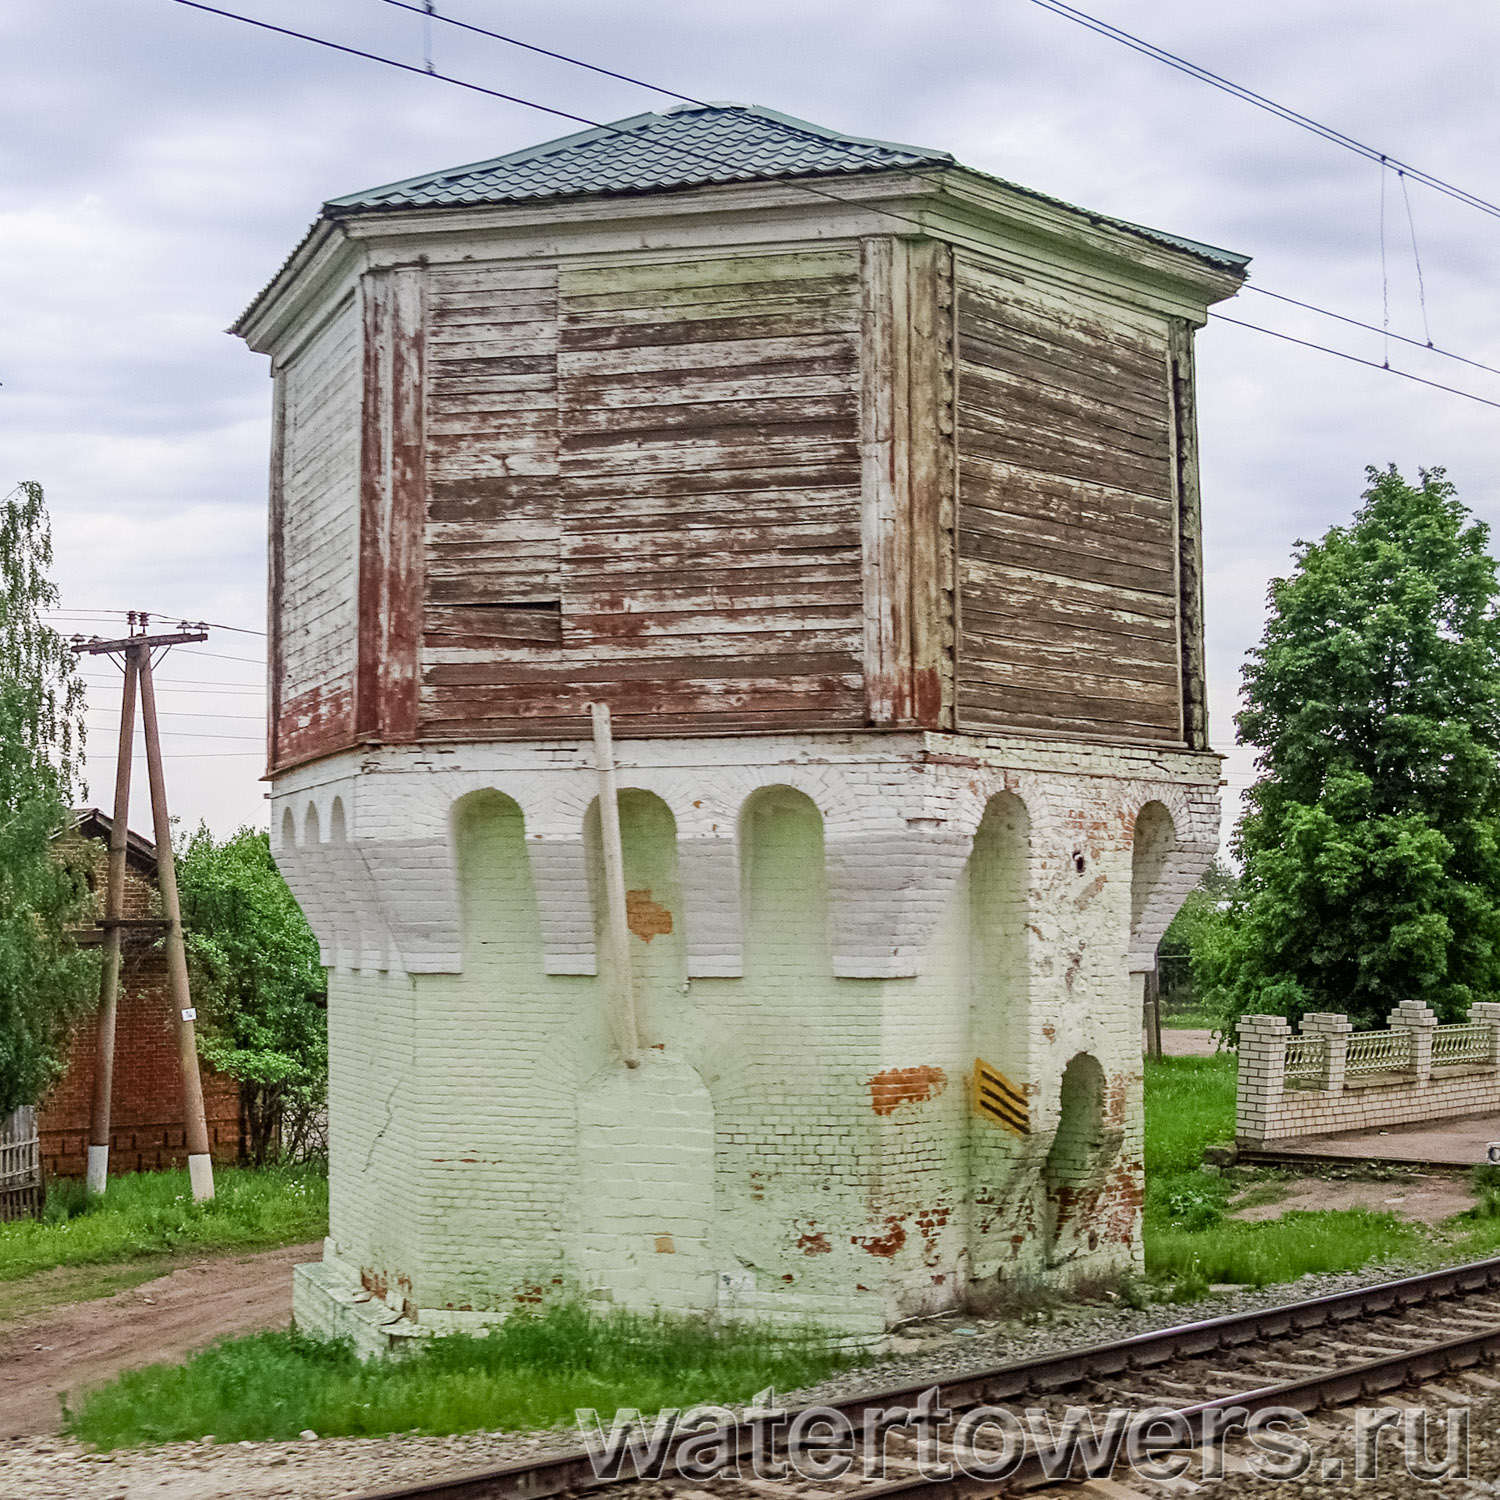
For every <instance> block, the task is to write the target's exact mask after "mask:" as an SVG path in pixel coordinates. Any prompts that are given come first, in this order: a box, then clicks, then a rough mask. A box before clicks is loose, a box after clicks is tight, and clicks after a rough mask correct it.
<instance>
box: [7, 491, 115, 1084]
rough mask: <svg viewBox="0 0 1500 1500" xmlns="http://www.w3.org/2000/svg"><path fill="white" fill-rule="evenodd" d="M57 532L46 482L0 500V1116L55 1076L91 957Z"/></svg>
mask: <svg viewBox="0 0 1500 1500" xmlns="http://www.w3.org/2000/svg"><path fill="white" fill-rule="evenodd" d="M51 567H52V533H51V528H50V526H49V525H48V521H47V507H46V503H45V501H44V498H43V495H42V488H41V486H40V485H38V484H30V483H23V484H20V485H18V486H17V487H16V488H15V489H14V490H13V491H12V492H11V493H10V494H9V495H6V496H4V497H3V498H0V1114H5V1113H8V1112H9V1111H10V1110H12V1109H14V1108H15V1107H16V1106H17V1105H18V1104H31V1103H34V1102H35V1101H36V1100H37V1098H38V1097H39V1096H40V1095H41V1094H42V1093H43V1092H44V1091H45V1089H46V1088H47V1086H48V1085H49V1084H50V1083H51V1082H52V1081H53V1080H54V1079H55V1078H56V1076H57V1074H58V1072H59V1071H60V1069H61V1066H62V1051H63V1047H64V1044H65V1041H66V1037H67V1031H68V1027H69V1023H70V1022H71V1021H72V1020H73V1018H74V1017H75V1016H76V1015H77V1014H78V1012H79V1011H80V1010H81V1009H83V1008H84V1007H86V1006H87V1005H88V1003H89V1001H90V1000H91V999H92V997H93V993H94V982H93V974H94V969H95V965H94V961H93V958H92V956H91V955H90V954H88V953H87V952H85V951H82V950H80V949H79V948H78V946H77V945H76V943H75V942H74V941H73V938H72V937H71V936H70V934H69V929H70V928H71V927H73V926H75V925H76V924H77V923H79V922H81V921H83V920H85V919H86V917H87V916H88V914H89V900H90V898H89V890H88V885H87V879H86V872H87V864H86V861H85V859H84V858H83V851H82V850H81V848H80V849H79V850H78V851H76V853H75V852H74V851H71V850H70V848H69V846H68V845H67V844H66V843H65V842H63V843H60V842H59V841H58V839H57V837H56V836H57V834H58V833H59V832H60V831H61V830H62V829H63V828H64V827H65V826H66V824H67V820H68V815H69V804H70V803H71V801H72V798H73V796H74V792H75V787H76V785H77V780H78V770H79V759H80V756H81V754H82V751H83V710H84V700H83V691H84V690H83V680H82V678H80V677H79V675H78V671H77V666H76V662H75V659H74V656H73V653H72V652H71V651H70V650H69V649H68V643H67V642H66V641H65V640H64V639H63V638H62V636H60V635H59V634H58V633H57V631H55V630H53V629H52V628H51V627H50V626H49V625H47V624H46V622H45V621H44V619H43V612H44V611H46V610H48V609H51V608H55V607H56V605H57V601H58V595H57V588H56V585H55V584H54V583H53V582H52V579H51V576H50V570H51Z"/></svg>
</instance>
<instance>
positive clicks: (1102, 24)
mask: <svg viewBox="0 0 1500 1500" xmlns="http://www.w3.org/2000/svg"><path fill="white" fill-rule="evenodd" d="M1031 3H1032V4H1033V5H1037V6H1040V7H1041V8H1042V9H1043V10H1048V11H1051V12H1052V13H1053V14H1054V15H1057V16H1061V17H1062V18H1063V19H1064V20H1067V21H1073V22H1075V23H1077V24H1078V25H1079V26H1083V27H1086V28H1087V29H1088V30H1090V31H1094V32H1097V33H1098V34H1099V35H1100V36H1104V37H1108V38H1109V39H1110V40H1111V41H1115V42H1119V43H1120V44H1121V45H1122V46H1126V47H1129V48H1130V49H1131V50H1132V51H1134V52H1139V53H1142V54H1143V55H1144V56H1146V57H1150V58H1154V59H1155V60H1156V61H1157V62H1160V63H1165V64H1166V65H1167V66H1168V67H1169V68H1175V69H1176V70H1177V71H1178V72H1179V73H1186V74H1187V75H1188V76H1189V77H1192V78H1196V79H1198V80H1199V81H1200V82H1201V83H1207V84H1209V85H1211V86H1212V87H1213V88H1216V89H1219V90H1221V91H1222V92H1224V93H1227V94H1232V95H1233V96H1234V97H1235V98H1236V99H1242V100H1244V102H1245V103H1246V104H1253V105H1254V106H1255V107H1256V108H1257V109H1262V110H1265V111H1267V112H1268V113H1269V114H1273V115H1276V116H1277V117H1278V118H1279V119H1282V120H1285V121H1287V122H1288V123H1289V124H1292V125H1297V126H1300V127H1301V128H1302V129H1304V130H1309V131H1311V132H1312V133H1313V134H1314V135H1318V136H1321V137H1322V138H1323V139H1324V140H1325V141H1329V142H1331V143H1332V144H1333V145H1335V146H1342V147H1343V148H1344V149H1345V150H1346V151H1353V152H1355V153H1356V154H1357V155H1359V156H1363V157H1365V158H1367V159H1368V160H1370V161H1374V162H1379V163H1380V164H1381V165H1382V166H1384V167H1386V168H1388V169H1390V170H1392V171H1399V172H1404V173H1405V174H1406V175H1407V176H1408V177H1410V178H1411V180H1412V181H1413V182H1420V183H1421V184H1422V185H1423V186H1424V187H1429V188H1431V189H1432V190H1433V191H1434V192H1438V193H1442V194H1444V195H1445V196H1447V197H1449V198H1453V199H1456V200H1457V201H1458V202H1460V203H1464V204H1467V205H1468V206H1469V207H1470V208H1477V209H1478V210H1479V211H1480V212H1481V213H1486V214H1489V215H1491V216H1492V217H1494V218H1497V219H1500V204H1497V203H1492V202H1491V201H1490V200H1489V199H1488V198H1483V197H1481V196H1480V195H1479V194H1478V193H1471V192H1470V191H1469V190H1468V189H1467V188H1462V187H1459V186H1458V185H1457V184H1456V183H1452V182H1448V181H1447V180H1446V179H1444V178H1442V177H1438V176H1436V175H1435V174H1434V173H1431V172H1424V171H1423V170H1422V169H1421V168H1420V167H1415V166H1413V165H1412V164H1411V163H1410V162H1407V161H1402V160H1400V159H1399V158H1398V157H1395V156H1392V155H1391V154H1390V153H1389V152H1388V151H1381V150H1380V149H1379V148H1378V147H1375V146H1371V145H1367V144H1366V143H1365V142H1364V141H1360V140H1356V139H1355V138H1354V137H1353V136H1351V135H1347V134H1345V133H1344V132H1343V131H1342V130H1338V129H1335V128H1334V127H1333V126H1332V125H1324V124H1322V123H1321V122H1320V121H1318V120H1314V119H1313V118H1312V117H1311V116H1309V115H1305V114H1303V113H1302V112H1301V111H1300V110H1296V109H1292V108H1291V107H1290V106H1289V105H1285V104H1278V103H1277V102H1276V100H1274V99H1268V98H1267V97H1266V96H1265V95H1264V94H1258V93H1256V91H1255V90H1254V89H1251V88H1247V87H1245V85H1244V84H1242V83H1235V82H1233V81H1232V80H1231V79H1228V78H1225V77H1223V76H1222V75H1221V74H1219V73H1214V72H1212V71H1210V70H1209V69H1208V68H1204V67H1201V66H1199V64H1197V63H1194V62H1189V61H1188V60H1187V59H1186V58H1185V57H1179V56H1178V55H1177V54H1176V53H1175V52H1169V51H1167V49H1166V48H1165V47H1158V46H1157V45H1156V44H1155V43H1154V42H1148V41H1146V40H1145V39H1144V38H1142V37H1138V36H1135V35H1134V34H1133V33H1131V32H1129V31H1124V30H1122V29H1121V28H1120V27H1118V26H1111V25H1110V24H1109V22H1108V21H1101V20H1100V19H1099V18H1098V17H1097V16H1091V15H1089V14H1088V12H1086V11H1082V10H1079V9H1077V7H1076V6H1072V5H1067V4H1065V3H1064V0H1031Z"/></svg>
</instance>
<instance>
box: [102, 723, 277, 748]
mask: <svg viewBox="0 0 1500 1500" xmlns="http://www.w3.org/2000/svg"><path fill="white" fill-rule="evenodd" d="M99 727H101V728H103V727H107V726H99ZM161 733H162V735H163V736H165V737H166V738H168V739H174V740H239V741H240V742H241V743H243V744H246V745H263V744H264V743H265V739H266V737H265V735H263V734H213V733H210V732H209V731H207V730H204V731H202V732H201V733H200V732H199V731H198V730H196V729H163V730H162V731H161Z"/></svg>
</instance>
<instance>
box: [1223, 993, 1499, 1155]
mask: <svg viewBox="0 0 1500 1500" xmlns="http://www.w3.org/2000/svg"><path fill="white" fill-rule="evenodd" d="M1388 1019H1389V1022H1390V1029H1389V1030H1388V1031H1359V1032H1356V1031H1355V1030H1354V1028H1353V1027H1352V1026H1351V1025H1350V1023H1349V1018H1348V1017H1347V1016H1341V1015H1336V1014H1332V1013H1328V1012H1314V1013H1310V1014H1308V1015H1305V1016H1303V1017H1302V1030H1301V1032H1300V1033H1299V1034H1297V1035H1293V1033H1292V1028H1291V1024H1290V1022H1288V1021H1287V1020H1285V1019H1284V1018H1283V1017H1281V1016H1243V1017H1241V1019H1240V1024H1239V1033H1240V1058H1239V1089H1238V1094H1237V1097H1236V1101H1235V1113H1236V1121H1235V1138H1236V1139H1237V1140H1238V1142H1239V1144H1240V1145H1242V1146H1266V1145H1270V1144H1271V1143H1273V1142H1275V1141H1285V1140H1290V1139H1292V1138H1294V1137H1297V1136H1308V1135H1335V1134H1337V1133H1339V1132H1341V1131H1346V1130H1373V1129H1378V1128H1379V1127H1381V1126H1386V1125H1405V1124H1409V1123H1411V1122H1412V1121H1416V1120H1449V1119H1456V1118H1458V1117H1460V1116H1462V1115H1476V1114H1483V1113H1485V1112H1487V1111H1490V1110H1495V1111H1500V1003H1497V1002H1494V1001H1482V1002H1480V1003H1478V1004H1476V1005H1474V1006H1473V1007H1471V1009H1470V1012H1469V1020H1468V1022H1467V1023H1466V1024H1465V1025H1462V1026H1439V1025H1438V1024H1437V1017H1436V1016H1434V1015H1433V1013H1432V1012H1431V1011H1430V1010H1429V1009H1428V1008H1427V1007H1426V1006H1425V1005H1423V1004H1422V1003H1421V1002H1420V1001H1416V1000H1403V1001H1402V1002H1401V1004H1400V1005H1398V1006H1397V1007H1396V1009H1395V1010H1393V1011H1392V1012H1391V1013H1390V1016H1389V1018H1388Z"/></svg>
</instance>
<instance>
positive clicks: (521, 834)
mask: <svg viewBox="0 0 1500 1500" xmlns="http://www.w3.org/2000/svg"><path fill="white" fill-rule="evenodd" d="M453 841H454V848H455V852H456V857H457V858H456V862H457V870H458V908H459V934H460V938H459V941H460V944H461V947H462V952H463V960H464V970H465V971H466V972H467V971H468V970H469V968H470V966H471V965H473V966H474V967H475V968H476V969H478V970H481V971H483V970H491V971H493V970H495V969H503V970H516V971H518V972H523V973H525V974H527V975H529V974H530V973H531V971H532V969H533V968H534V967H537V966H539V964H540V951H541V933H540V924H539V922H538V920H537V912H536V892H535V890H534V888H533V885H532V879H531V864H530V861H529V859H528V857H527V853H526V822H525V818H524V817H523V815H522V813H521V808H520V805H519V804H518V803H517V802H516V800H515V798H513V797H507V796H506V795H505V794H504V793H503V792H498V791H493V790H485V791H478V792H470V793H469V794H468V795H467V796H465V797H460V798H459V800H458V801H457V802H456V803H454V805H453Z"/></svg>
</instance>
